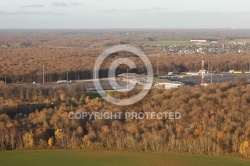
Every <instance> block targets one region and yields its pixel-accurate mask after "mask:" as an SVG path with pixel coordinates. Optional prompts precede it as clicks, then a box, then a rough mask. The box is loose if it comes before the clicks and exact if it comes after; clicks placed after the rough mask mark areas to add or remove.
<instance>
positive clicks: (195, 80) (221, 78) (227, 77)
mask: <svg viewBox="0 0 250 166" xmlns="http://www.w3.org/2000/svg"><path fill="white" fill-rule="evenodd" d="M236 78H246V80H247V81H248V83H250V74H228V73H226V74H212V79H211V75H206V77H205V80H206V83H207V84H210V83H223V82H232V81H234V80H235V79H236ZM169 79H170V80H171V81H181V82H183V83H185V84H186V85H200V83H201V76H184V77H183V78H180V77H173V78H169Z"/></svg>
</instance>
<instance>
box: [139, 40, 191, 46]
mask: <svg viewBox="0 0 250 166" xmlns="http://www.w3.org/2000/svg"><path fill="white" fill-rule="evenodd" d="M136 43H138V44H142V45H161V46H174V45H175V46H192V45H194V43H192V42H189V41H168V40H162V41H138V42H136Z"/></svg>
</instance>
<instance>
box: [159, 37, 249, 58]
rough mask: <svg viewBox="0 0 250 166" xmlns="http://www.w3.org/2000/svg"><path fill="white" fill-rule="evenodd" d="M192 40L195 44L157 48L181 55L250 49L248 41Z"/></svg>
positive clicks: (222, 52)
mask: <svg viewBox="0 0 250 166" xmlns="http://www.w3.org/2000/svg"><path fill="white" fill-rule="evenodd" d="M190 42H192V43H195V44H194V45H187V46H176V45H173V46H160V45H158V46H157V48H158V49H161V50H162V51H163V52H165V53H166V54H179V55H190V54H225V53H227V52H237V53H241V52H247V51H250V43H247V42H220V43H219V42H218V41H215V40H214V41H207V40H191V41H190Z"/></svg>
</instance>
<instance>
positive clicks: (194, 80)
mask: <svg viewBox="0 0 250 166" xmlns="http://www.w3.org/2000/svg"><path fill="white" fill-rule="evenodd" d="M236 78H246V80H247V82H248V83H250V74H228V73H225V74H212V80H211V75H206V77H205V79H206V83H207V84H210V83H223V82H232V81H234V80H235V79H236ZM116 79H117V78H116ZM167 79H169V80H171V81H180V82H183V83H185V84H186V85H200V83H201V76H170V77H169V76H168V78H167ZM109 80H115V78H100V82H101V85H104V86H107V87H108V86H110V85H109V83H108V81H109ZM93 81H97V79H89V80H70V81H68V85H73V84H77V83H84V84H85V85H86V87H94V85H93ZM117 82H118V84H119V85H121V86H125V85H126V84H127V82H126V81H117ZM10 85H13V86H15V87H21V86H29V87H40V86H53V85H65V86H66V85H67V82H62V83H57V82H48V83H44V84H43V83H26V84H10Z"/></svg>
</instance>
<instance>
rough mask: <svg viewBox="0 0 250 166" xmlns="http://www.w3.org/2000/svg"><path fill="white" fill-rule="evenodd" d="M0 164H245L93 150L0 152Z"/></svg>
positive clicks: (245, 164) (242, 162)
mask: <svg viewBox="0 0 250 166" xmlns="http://www.w3.org/2000/svg"><path fill="white" fill-rule="evenodd" d="M0 165H2V166H78V165H79V166H80V165H86V166H99V165H101V166H127V165H128V166H151V165H152V166H158V165H159V166H201V165H202V166H249V165H250V160H247V159H240V158H230V157H209V156H194V155H178V154H170V153H139V152H120V151H119V152H116V151H93V150H88V151H86V150H47V151H46V150H42V151H1V152H0Z"/></svg>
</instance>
